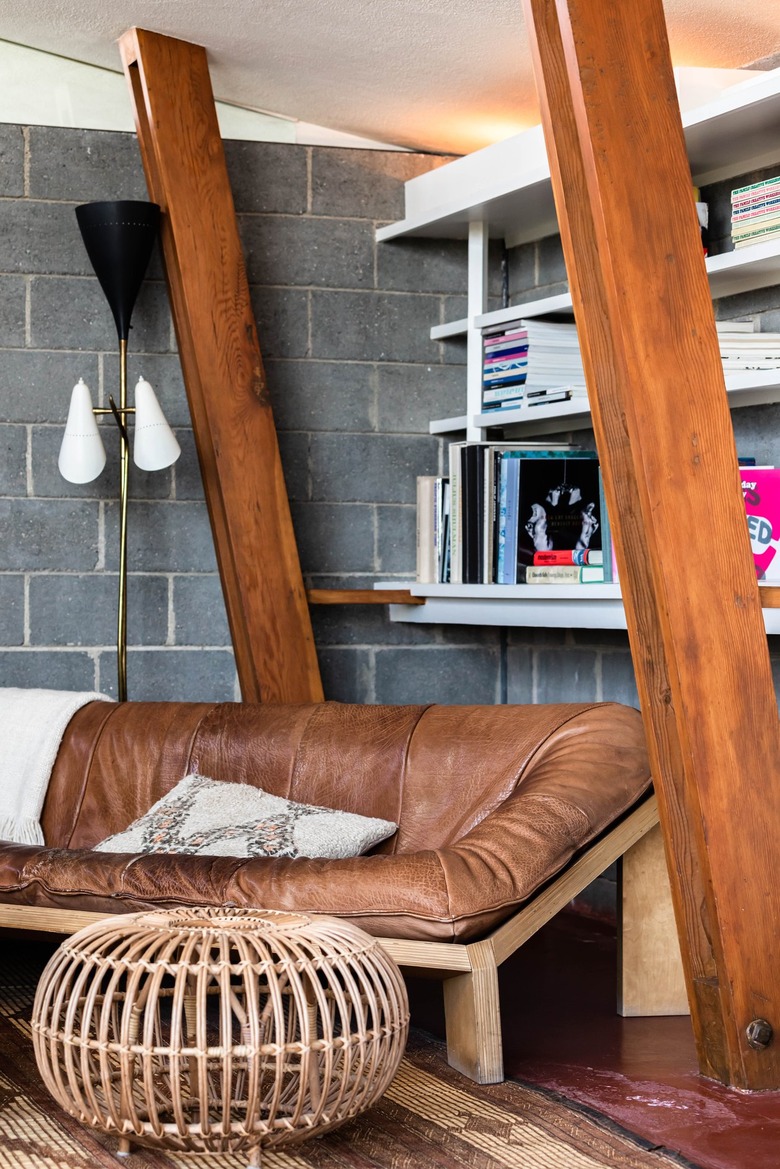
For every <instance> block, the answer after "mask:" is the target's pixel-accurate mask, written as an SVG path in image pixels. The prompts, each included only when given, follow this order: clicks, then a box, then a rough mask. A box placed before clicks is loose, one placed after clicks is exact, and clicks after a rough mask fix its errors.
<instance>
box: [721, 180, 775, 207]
mask: <svg viewBox="0 0 780 1169" xmlns="http://www.w3.org/2000/svg"><path fill="white" fill-rule="evenodd" d="M772 187H780V175H776V176H775V177H774V178H772V179H762V180H761V182H759V183H749V184H748V185H747V186H746V187H735V188H734V190H733V191H732V192H731V201H732V202H733V201H734V197H735V196H736V197H739V196H740V195H745V194H747V192H748V191H763V190H768V189H771V188H772Z"/></svg>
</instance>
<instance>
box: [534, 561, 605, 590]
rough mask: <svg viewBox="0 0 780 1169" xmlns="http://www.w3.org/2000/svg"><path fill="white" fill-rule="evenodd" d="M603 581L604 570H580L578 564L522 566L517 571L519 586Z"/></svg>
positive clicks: (598, 582)
mask: <svg viewBox="0 0 780 1169" xmlns="http://www.w3.org/2000/svg"><path fill="white" fill-rule="evenodd" d="M521 578H522V579H521ZM603 581H604V569H603V568H595V567H594V568H587V567H586V568H578V567H577V565H576V564H528V565H525V564H521V565H519V566H518V569H517V583H518V584H537V585H538V584H601V583H603Z"/></svg>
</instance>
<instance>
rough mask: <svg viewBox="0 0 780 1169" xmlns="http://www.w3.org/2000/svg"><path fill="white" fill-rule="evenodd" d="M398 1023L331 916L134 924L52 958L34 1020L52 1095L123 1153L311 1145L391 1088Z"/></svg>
mask: <svg viewBox="0 0 780 1169" xmlns="http://www.w3.org/2000/svg"><path fill="white" fill-rule="evenodd" d="M408 1023H409V1009H408V1002H407V997H406V989H405V987H404V983H403V979H402V978H401V975H400V972H399V970H398V967H397V966H396V965H395V963H394V962H393V961H392V959H390V958H389V957H388V956H387V954H386V953H385V952H384V950H383V949H382V948H381V947H380V946H379V944H378V943H377V942H376V941H375V939H373V938H371V937H370V936H369V935H368V934H366V933H364V932H363V931H362V930H360V929H358V928H357V927H355V926H353V925H350V924H349V923H347V922H342V921H338V920H336V919H333V918H325V917H307V916H305V915H302V914H292V913H281V912H274V911H270V910H269V911H255V910H231V911H226V910H215V909H203V910H199V909H191V910H186V909H185V910H177V911H175V912H165V911H163V912H154V913H136V914H129V915H126V916H122V917H114V918H109V919H107V920H106V921H101V922H97V923H95V924H93V925H91V926H88V927H87V928H86V929H83V930H81V931H80V932H79V933H77V934H74V935H73V937H71V938H69V939H68V940H67V941H66V942H64V943H63V945H62V946H60V948H59V949H58V950H57V951H56V953H55V954H54V956H53V957H52V959H51V961H50V962H49V964H48V965H47V967H46V969H45V970H44V973H43V975H42V977H41V981H40V983H39V986H38V991H37V994H36V998H35V1005H34V1009H33V1022H32V1027H33V1040H34V1045H35V1055H36V1060H37V1063H38V1067H39V1070H40V1072H41V1075H42V1077H43V1080H44V1082H45V1084H46V1086H47V1088H48V1089H49V1091H50V1092H51V1093H52V1095H53V1096H54V1097H55V1099H56V1100H57V1101H58V1102H59V1103H60V1104H61V1105H62V1106H63V1107H64V1108H65V1109H67V1111H68V1112H69V1113H70V1114H71V1115H72V1116H74V1117H76V1118H77V1119H79V1120H81V1121H82V1122H83V1123H85V1124H88V1125H92V1126H93V1127H95V1128H98V1129H102V1130H103V1131H106V1132H109V1133H115V1134H116V1135H117V1136H118V1137H119V1138H120V1150H121V1151H127V1150H128V1147H129V1146H128V1142H129V1143H130V1144H141V1145H143V1144H152V1145H153V1144H157V1145H161V1146H164V1147H166V1148H170V1149H176V1150H180V1151H189V1152H228V1151H232V1152H242V1151H246V1152H247V1153H248V1154H249V1157H250V1163H251V1164H255V1165H259V1163H260V1149H261V1146H269V1145H278V1144H281V1143H288V1142H292V1141H296V1140H301V1139H303V1138H304V1137H306V1136H310V1135H314V1134H315V1133H322V1132H325V1131H327V1130H329V1129H332V1128H334V1127H336V1126H337V1125H339V1124H341V1123H343V1122H344V1121H345V1120H348V1119H350V1118H351V1117H353V1116H356V1115H357V1114H358V1113H360V1112H362V1111H363V1110H364V1109H365V1108H368V1107H369V1106H370V1105H371V1104H372V1103H373V1102H374V1101H375V1100H376V1099H377V1098H378V1097H379V1096H381V1094H382V1093H383V1092H384V1091H385V1089H386V1088H387V1086H388V1084H389V1083H390V1081H391V1080H392V1078H393V1076H394V1074H395V1072H396V1069H397V1067H398V1064H399V1061H400V1059H401V1056H402V1054H403V1051H404V1047H405V1044H406V1037H407V1032H408Z"/></svg>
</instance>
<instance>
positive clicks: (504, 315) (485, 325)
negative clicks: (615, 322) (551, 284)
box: [431, 292, 573, 332]
mask: <svg viewBox="0 0 780 1169" xmlns="http://www.w3.org/2000/svg"><path fill="white" fill-rule="evenodd" d="M572 311H573V310H572V303H571V295H570V293H568V292H560V293H558V295H557V296H545V297H541V298H540V299H539V300H527V301H525V302H524V303H523V304H517V305H511V304H510V305H509V306H508V308H499V309H493V311H492V312H489V313H481V314H480V315H479V316H478V317H474V327H475V328H476V329H489V328H490V327H491V326H492V325H506V324H509V323H510V322H511V321H516V320H517V319H518V318H519V317H522V318H523V319H525V318H526V317H543V316H545V315H546V314H547V313H571V312H572ZM467 323H468V322H467ZM431 332H433V330H431Z"/></svg>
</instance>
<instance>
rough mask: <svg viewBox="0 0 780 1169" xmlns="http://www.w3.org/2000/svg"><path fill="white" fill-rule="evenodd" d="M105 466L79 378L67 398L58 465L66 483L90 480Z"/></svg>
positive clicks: (89, 402) (89, 403)
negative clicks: (66, 413)
mask: <svg viewBox="0 0 780 1169" xmlns="http://www.w3.org/2000/svg"><path fill="white" fill-rule="evenodd" d="M105 465H106V451H105V447H104V446H103V440H102V439H101V437H100V431H99V430H98V424H97V421H96V419H95V415H94V414H93V413H92V395H91V394H90V392H89V386H87V385H85V384H84V382H83V380H82V379H81V378H79V380H78V384H77V385H75V386H74V387H73V393H72V394H71V397H70V409H69V411H68V421H67V423H66V424H65V434H64V435H63V438H62V446H61V447H60V457H59V460H58V466H59V468H60V474H61V475H62V477H63V479H67V480H68V482H69V483H91V482H92V480H93V479H97V477H98V475H99V474H100V472H101V471H102V470H103V468H104V467H105Z"/></svg>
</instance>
